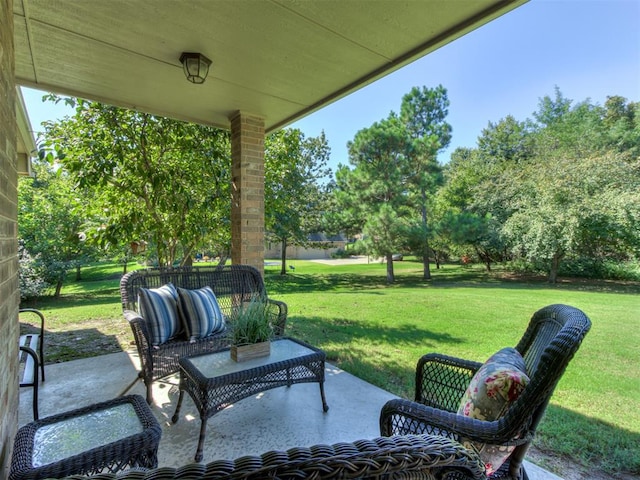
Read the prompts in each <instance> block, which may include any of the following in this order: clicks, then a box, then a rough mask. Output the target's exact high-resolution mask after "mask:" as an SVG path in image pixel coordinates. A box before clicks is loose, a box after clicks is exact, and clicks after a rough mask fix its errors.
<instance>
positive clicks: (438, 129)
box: [400, 85, 451, 280]
mask: <svg viewBox="0 0 640 480" xmlns="http://www.w3.org/2000/svg"><path fill="white" fill-rule="evenodd" d="M448 107H449V99H448V97H447V90H446V89H445V88H444V87H443V86H442V85H439V86H438V87H436V88H432V89H431V88H427V87H422V88H418V87H413V88H412V89H411V91H410V92H409V93H407V94H406V95H404V97H403V98H402V105H401V107H400V118H401V120H402V122H403V124H404V126H405V129H406V135H407V147H408V148H406V155H407V160H408V162H409V163H410V175H409V182H410V189H411V190H412V191H413V194H412V196H411V198H412V199H413V203H414V205H415V207H416V208H417V210H418V212H419V221H418V222H416V223H415V224H414V225H413V226H412V228H411V229H409V232H410V233H409V237H410V238H409V242H410V243H411V244H412V245H413V246H414V247H413V248H414V249H415V250H416V251H417V252H418V253H419V255H420V256H421V257H422V261H423V278H424V279H426V280H428V279H430V278H431V271H430V269H429V254H430V253H431V249H430V248H429V237H430V236H431V229H430V228H429V222H428V211H429V204H430V203H431V200H432V197H433V194H434V193H435V191H436V189H437V188H438V187H439V186H440V185H441V184H442V169H441V167H440V165H439V164H438V160H437V155H438V152H440V151H442V150H443V149H445V148H446V147H447V146H448V145H449V142H450V141H451V125H449V124H448V123H447V122H446V121H445V118H446V117H447V114H448V112H449V111H448Z"/></svg>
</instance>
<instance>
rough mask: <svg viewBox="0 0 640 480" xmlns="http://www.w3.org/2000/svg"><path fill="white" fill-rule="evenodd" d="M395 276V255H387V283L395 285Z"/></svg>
mask: <svg viewBox="0 0 640 480" xmlns="http://www.w3.org/2000/svg"><path fill="white" fill-rule="evenodd" d="M394 281H395V276H394V275H393V254H392V253H387V283H393V282H394Z"/></svg>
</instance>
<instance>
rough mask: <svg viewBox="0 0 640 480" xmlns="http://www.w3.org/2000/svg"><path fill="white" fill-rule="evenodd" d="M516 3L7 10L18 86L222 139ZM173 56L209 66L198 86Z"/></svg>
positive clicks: (117, 4)
mask: <svg viewBox="0 0 640 480" xmlns="http://www.w3.org/2000/svg"><path fill="white" fill-rule="evenodd" d="M526 1H527V0H455V1H452V0H409V1H399V0H378V1H367V2H365V1H363V0H357V1H350V0H323V1H310V0H309V1H304V0H244V1H239V0H191V1H188V2H186V1H183V2H180V1H175V0H135V1H132V0H109V1H106V0H103V1H91V2H87V1H85V0H68V1H60V0H57V1H52V0H14V14H13V17H14V29H15V62H16V67H15V68H16V81H17V83H18V84H20V85H24V86H29V87H33V88H37V89H41V90H45V91H53V92H57V93H62V94H68V95H72V96H79V97H83V98H87V99H93V100H98V101H101V102H104V103H108V104H112V105H117V106H122V107H128V108H134V109H137V110H141V111H145V112H149V113H153V114H157V115H163V116H168V117H173V118H178V119H182V120H188V121H193V122H198V123H202V124H208V125H213V126H216V127H221V128H226V129H228V128H229V116H230V115H231V114H232V113H234V112H236V111H243V112H245V113H249V114H253V115H258V116H261V117H264V119H265V126H266V130H267V132H269V131H273V130H276V129H278V128H280V127H283V126H286V125H287V124H289V123H291V122H293V121H295V120H297V119H299V118H301V117H303V116H305V115H307V114H309V113H311V112H313V111H315V110H317V109H319V108H321V107H322V106H324V105H327V104H328V103H331V102H333V101H335V100H338V99H340V98H342V97H344V96H346V95H348V94H349V93H351V92H353V91H355V90H357V89H359V88H361V87H363V86H365V85H367V84H369V83H371V82H373V81H374V80H376V79H378V78H380V77H382V76H384V75H386V74H388V73H390V72H392V71H394V70H396V69H398V68H400V67H402V66H404V65H406V64H408V63H410V62H412V61H414V60H416V59H418V58H420V57H422V56H424V55H426V54H428V53H429V52H431V51H433V50H435V49H437V48H438V47H440V46H442V45H445V44H446V43H448V42H450V41H452V40H454V39H456V38H458V37H460V36H462V35H464V34H465V33H467V32H469V31H471V30H473V29H475V28H477V27H479V26H481V25H483V24H485V23H487V22H488V21H490V20H492V19H494V18H496V17H498V16H500V15H502V14H504V13H506V12H508V11H509V10H511V9H513V8H515V7H517V6H519V5H521V4H523V3H525V2H526ZM505 40H506V39H505ZM183 51H196V52H201V53H203V54H204V55H206V56H207V57H209V58H210V59H211V60H212V61H213V64H212V66H211V69H210V72H209V77H208V78H207V80H206V82H205V83H204V84H202V85H193V84H190V83H188V82H187V81H186V79H185V77H184V75H183V73H182V67H181V64H180V62H179V57H180V53H181V52H183Z"/></svg>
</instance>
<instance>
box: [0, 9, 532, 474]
mask: <svg viewBox="0 0 640 480" xmlns="http://www.w3.org/2000/svg"><path fill="white" fill-rule="evenodd" d="M525 1H526V0H461V1H456V2H446V1H444V2H443V1H440V0H424V1H413V2H404V3H402V4H399V3H397V2H394V1H391V0H381V1H376V2H368V3H367V4H366V8H363V4H362V3H361V2H359V1H323V2H311V1H309V2H293V1H288V0H271V1H266V0H265V1H246V2H236V1H226V0H218V1H215V2H212V1H204V0H197V1H192V2H188V3H183V2H168V1H156V0H140V1H136V2H126V1H109V2H106V1H105V2H72V1H69V2H51V1H49V0H0V123H1V124H2V126H3V128H2V129H1V130H0V166H1V167H0V198H1V199H2V200H1V201H0V271H2V277H1V279H0V280H1V281H0V298H1V299H2V300H1V301H0V311H1V312H2V314H1V315H0V352H1V353H0V382H1V383H2V385H4V386H5V388H3V389H2V390H1V392H0V404H1V405H2V406H3V408H2V412H1V413H0V440H1V441H2V443H1V444H2V450H1V451H0V477H4V476H6V474H7V472H8V466H9V462H10V459H11V454H12V448H13V438H14V436H15V434H16V431H17V428H18V424H19V422H24V421H26V418H25V417H24V415H23V414H22V413H20V415H19V410H20V409H22V408H23V407H24V406H25V405H28V404H29V401H28V400H26V399H24V398H23V399H20V398H19V397H20V395H21V392H20V391H19V388H18V380H17V379H18V365H17V361H16V359H17V357H18V342H17V339H18V336H19V323H18V309H19V305H20V293H19V282H18V260H17V210H18V205H17V199H18V194H17V183H18V182H17V177H18V173H19V171H20V170H22V167H21V166H20V165H19V159H24V154H27V155H29V154H31V155H33V154H34V152H33V151H31V147H29V145H30V142H29V141H26V140H25V138H24V137H25V136H27V135H28V132H25V129H24V128H23V126H24V122H23V120H24V119H23V118H20V109H19V108H17V105H16V102H17V97H18V95H17V91H16V87H18V86H21V85H22V86H28V87H32V88H36V89H40V90H43V91H45V92H46V91H51V92H55V93H58V94H63V95H71V96H78V97H82V98H86V99H90V100H96V101H100V102H103V103H107V104H111V105H115V106H121V107H127V108H133V109H137V110H140V111H144V112H148V113H152V114H156V115H163V116H167V117H172V118H176V119H181V120H186V121H192V122H198V123H202V124H206V125H212V126H215V127H219V128H224V129H228V130H230V131H231V136H232V164H231V166H230V170H231V173H232V182H233V185H232V187H233V198H232V208H231V224H232V227H231V230H232V261H233V263H236V264H249V265H253V266H255V267H256V268H258V269H259V270H260V271H263V265H264V200H263V197H264V136H265V134H268V133H270V132H273V131H277V130H278V129H280V128H283V127H285V126H287V125H288V124H290V123H292V122H294V121H295V120H298V119H300V118H302V117H304V116H305V115H307V114H309V113H312V112H314V111H316V110H318V109H320V108H322V107H323V106H325V105H328V104H329V103H332V102H335V101H337V100H339V99H341V98H343V97H345V96H347V95H349V94H350V93H352V92H354V91H356V90H358V89H360V88H362V87H364V86H366V85H368V84H369V83H371V82H374V81H376V80H377V79H379V78H381V77H383V76H385V75H387V74H389V73H391V72H393V71H395V70H397V69H399V68H401V67H403V66H404V65H407V64H409V63H410V62H412V61H414V60H416V59H418V58H420V57H422V56H424V55H427V54H429V53H430V52H432V51H434V50H436V49H437V48H439V47H441V46H443V45H445V44H447V43H449V42H451V41H454V40H455V39H456V38H459V37H461V36H462V35H465V34H466V33H468V32H470V31H472V30H474V29H476V28H479V27H481V26H482V25H484V24H486V23H487V22H489V21H491V20H493V19H495V18H497V17H499V16H501V15H503V14H505V13H507V12H509V11H510V10H512V9H514V8H516V7H518V6H519V5H521V4H523V3H525ZM182 52H199V53H202V54H204V55H206V56H207V57H209V58H210V59H211V60H212V62H213V63H212V65H211V68H210V71H209V76H208V78H207V80H206V82H205V83H204V84H202V85H194V84H191V83H189V82H188V81H187V80H186V79H185V76H184V74H183V72H182V65H181V64H180V57H181V54H182ZM18 137H20V138H21V141H19V140H18ZM25 150H29V151H25ZM21 154H22V155H21ZM98 358H100V357H98ZM118 358H121V359H124V364H125V365H126V364H127V362H129V360H128V356H126V354H122V355H120V357H118ZM121 361H122V360H121ZM84 362H89V361H88V360H87V361H84ZM71 363H72V364H60V365H53V366H51V367H50V369H49V372H48V373H47V382H46V385H44V386H43V389H42V392H41V394H42V399H43V400H42V404H41V408H42V415H43V416H45V415H47V414H50V413H53V412H57V411H60V410H61V409H66V408H68V407H69V406H71V405H79V404H87V403H89V402H96V401H99V400H101V399H102V398H97V396H98V395H99V396H103V395H104V396H106V397H113V396H114V395H116V394H117V393H119V390H118V389H119V388H120V383H117V385H118V386H117V387H115V385H116V382H125V383H126V382H129V381H130V380H131V378H133V376H134V372H133V367H132V366H131V365H129V366H128V367H126V368H125V367H123V368H119V369H115V368H113V369H111V370H110V373H111V374H115V375H117V377H116V379H112V377H108V376H106V374H99V375H100V376H99V380H100V382H99V383H96V381H95V380H91V378H92V375H94V374H96V372H98V371H99V370H98V369H97V366H95V365H94V366H87V367H80V366H78V364H73V362H71ZM102 363H103V362H102V361H101V360H98V364H102ZM105 363H106V362H105ZM129 363H130V362H129ZM87 365H89V364H87ZM345 375H346V374H343V373H340V374H332V375H331V376H330V378H331V380H332V381H333V380H335V381H336V383H332V384H330V386H328V395H329V402H330V403H331V404H332V406H333V407H334V409H333V410H332V411H331V412H330V413H329V414H328V415H326V416H322V415H321V416H319V417H318V418H317V419H316V420H314V421H312V420H305V421H304V422H302V421H301V420H300V419H298V420H296V421H295V422H294V423H293V424H291V426H290V428H287V429H280V430H279V431H278V433H277V434H273V433H272V435H274V438H276V437H277V438H278V448H285V447H287V446H288V445H292V444H294V443H300V442H303V441H304V443H307V444H309V443H317V442H323V441H325V442H331V441H334V440H335V441H338V440H344V439H343V438H340V437H339V436H337V435H336V436H335V437H334V436H323V435H324V432H327V433H330V434H331V435H334V434H336V433H339V432H348V433H349V434H350V436H351V435H352V434H354V433H357V435H355V436H357V437H365V436H369V435H372V434H375V433H376V431H377V412H375V415H371V414H372V413H373V412H369V414H367V415H366V417H367V418H366V421H367V425H368V426H367V428H366V429H362V428H360V429H357V428H355V423H354V422H355V421H356V420H355V418H352V417H353V415H352V413H353V410H352V411H351V415H350V416H347V417H343V419H346V420H343V422H340V421H338V422H337V423H336V424H335V425H331V426H329V427H327V425H325V423H326V422H328V419H332V418H335V417H334V416H336V417H337V413H334V412H340V411H341V409H340V400H338V399H339V398H343V399H349V398H350V397H352V395H351V394H349V393H348V392H349V390H347V387H346V386H345V385H343V384H341V383H338V382H337V381H338V380H341V379H343V378H347V377H346V376H345ZM68 382H71V383H68ZM73 382H81V383H80V385H79V386H75V385H74V384H73ZM357 383H358V381H357V379H354V380H353V384H354V385H355V384H357ZM97 385H99V386H100V388H96V386H97ZM104 385H114V388H115V389H114V390H113V391H111V390H110V389H107V388H105V387H104ZM296 387H298V388H295V387H294V388H292V389H291V392H288V391H284V390H283V391H280V390H278V391H274V392H269V393H267V394H265V395H264V396H263V397H261V399H262V398H264V403H262V401H260V402H256V401H252V400H248V401H246V402H245V403H244V404H242V405H239V406H238V408H232V409H229V410H228V411H227V412H224V415H228V414H231V416H230V417H229V418H230V420H229V423H228V426H227V428H224V429H223V428H222V424H220V427H219V430H218V431H219V432H220V434H221V435H222V432H225V435H226V436H228V438H226V437H225V438H224V439H223V442H214V441H211V443H210V445H211V447H210V448H211V449H212V451H216V452H217V451H218V450H217V449H218V448H219V445H220V444H221V443H222V444H230V445H234V444H233V442H231V441H230V440H229V438H234V436H235V435H238V436H239V435H240V434H239V433H236V432H240V431H242V427H241V425H242V422H241V418H242V415H239V416H236V417H234V416H233V414H235V413H236V412H242V411H244V412H248V411H251V412H253V414H255V413H256V410H254V409H255V408H256V407H257V406H259V407H260V408H263V405H264V406H265V408H266V406H267V399H273V400H269V402H270V405H271V406H270V407H269V408H272V409H275V408H279V409H281V410H286V411H287V412H290V413H295V411H296V410H297V411H304V409H302V408H300V405H298V406H297V407H296V408H294V406H292V405H291V404H290V403H289V402H291V401H301V400H302V399H303V398H304V395H298V393H296V392H298V391H304V389H305V388H307V387H309V388H310V389H312V390H313V386H312V385H311V386H305V385H302V386H296ZM136 388H140V387H139V386H136ZM343 389H344V390H343ZM166 391H167V392H169V394H171V391H172V390H171V389H170V388H168V389H166ZM72 393H73V394H74V395H75V394H77V395H80V397H70V396H69V395H71V394H72ZM290 393H293V394H295V395H290V397H289V396H288V394H290ZM314 393H315V391H314ZM368 394H369V393H367V394H366V395H363V397H362V398H367V395H368ZM385 394H386V393H385V392H379V391H378V392H377V395H380V396H381V397H380V398H383V397H384V395H385ZM386 395H388V394H386ZM279 397H281V399H280V400H279ZM316 401H317V399H316V398H315V394H314V395H313V396H312V398H309V402H310V403H309V405H312V406H315V402H316ZM48 402H54V403H50V404H49V403H48ZM55 402H60V403H55ZM160 405H162V406H160ZM245 405H246V407H245ZM378 407H379V405H377V404H376V405H375V406H373V404H372V408H373V410H374V411H375V410H376V409H378ZM167 408H168V409H170V408H171V407H170V402H169V401H164V402H163V403H162V404H158V406H157V407H156V413H158V415H165V414H166V411H167ZM245 408H246V409H247V410H244V409H245ZM314 408H315V407H314ZM258 412H259V411H258ZM309 412H311V413H313V414H315V413H317V412H315V410H312V409H311V408H310V409H309ZM320 412H321V410H320ZM245 414H246V415H249V413H245ZM220 417H221V419H220V420H219V419H218V418H215V419H214V420H213V422H212V423H213V424H214V425H217V424H218V422H219V421H220V422H221V421H222V417H223V414H221V415H220ZM259 417H260V418H272V417H273V416H272V415H269V414H268V412H267V413H265V414H263V415H259ZM189 423H190V422H188V421H183V422H181V426H180V428H182V427H187V426H188V425H189ZM300 425H303V426H304V428H299V427H300ZM294 427H296V428H294ZM252 428H253V429H257V428H259V429H264V431H265V432H267V431H271V432H274V431H275V430H270V429H269V427H268V426H266V425H265V426H259V424H255V423H254V424H253V425H252ZM341 429H342V430H341ZM176 430H177V428H176ZM213 431H214V428H212V432H211V435H212V437H213ZM259 431H261V430H259ZM297 431H300V432H301V434H302V435H305V436H307V437H304V438H302V437H295V436H294V433H295V432H297ZM321 433H322V435H321ZM295 434H296V435H297V433H295ZM184 435H185V436H186V437H190V436H191V433H184ZM166 437H167V438H169V437H170V436H169V435H166ZM261 437H262V435H254V436H252V437H251V438H254V439H260V438H261ZM350 438H353V437H350ZM210 440H213V438H211V439H210ZM282 440H285V441H282ZM185 443H186V444H187V445H188V444H189V442H185ZM237 444H242V445H246V446H247V448H251V449H255V450H258V449H257V447H258V446H259V447H260V448H259V450H260V451H263V450H264V449H265V447H270V446H271V445H272V444H268V445H267V443H266V442H265V441H263V440H257V441H256V443H253V444H250V443H248V442H246V443H245V442H238V443H237ZM249 445H251V446H250V447H249ZM273 445H274V446H275V443H274V444H273ZM169 450H170V451H171V450H172V448H170V449H169ZM231 453H232V455H231ZM243 453H245V451H243V450H235V449H234V450H233V451H232V452H231V451H226V452H224V454H223V455H224V456H229V455H230V456H238V455H241V454H243ZM208 455H211V454H210V453H209V454H208ZM221 455H222V453H221ZM174 461H183V459H180V460H178V459H173V458H171V459H170V458H167V457H165V460H163V464H167V463H168V462H174ZM164 462H167V463H164Z"/></svg>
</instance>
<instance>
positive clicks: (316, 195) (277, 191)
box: [265, 129, 331, 275]
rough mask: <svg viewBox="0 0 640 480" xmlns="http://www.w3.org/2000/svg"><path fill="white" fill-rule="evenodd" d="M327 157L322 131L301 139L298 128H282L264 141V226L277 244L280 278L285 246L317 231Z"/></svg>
mask: <svg viewBox="0 0 640 480" xmlns="http://www.w3.org/2000/svg"><path fill="white" fill-rule="evenodd" d="M329 155H330V148H329V144H328V142H327V139H326V137H325V135H324V132H323V133H322V134H321V135H320V136H319V137H310V138H305V137H304V134H303V133H302V132H301V131H300V130H298V129H284V130H280V131H278V132H276V133H274V134H272V135H269V137H267V139H266V144H265V225H266V229H267V234H268V235H269V236H271V237H272V238H273V239H274V240H276V241H278V242H279V243H280V245H281V249H282V254H281V270H280V273H281V274H282V275H285V274H286V273H287V266H286V262H287V246H288V245H301V246H304V245H307V244H308V243H309V241H308V238H309V234H310V233H313V232H317V231H318V230H319V229H320V228H321V227H320V225H321V221H320V217H321V214H322V212H323V210H324V208H325V202H326V199H325V196H326V191H325V190H326V189H325V187H324V185H323V183H322V182H323V180H325V179H327V178H328V177H329V176H330V175H331V170H330V169H329V168H328V167H327V164H328V161H329Z"/></svg>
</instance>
